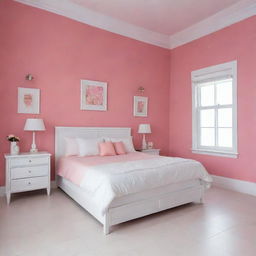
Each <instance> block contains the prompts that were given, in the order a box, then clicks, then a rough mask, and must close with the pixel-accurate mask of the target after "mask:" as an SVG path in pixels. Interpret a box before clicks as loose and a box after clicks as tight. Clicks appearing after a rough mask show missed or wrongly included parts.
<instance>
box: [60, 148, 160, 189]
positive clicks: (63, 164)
mask: <svg viewBox="0 0 256 256" xmlns="http://www.w3.org/2000/svg"><path fill="white" fill-rule="evenodd" d="M156 157H159V156H156V155H149V154H144V153H139V152H134V153H128V154H125V155H116V156H87V157H79V156H68V157H62V158H61V159H60V160H59V168H58V170H57V173H58V175H60V176H62V177H63V178H65V179H67V180H70V181H71V182H73V183H74V184H76V185H78V186H80V184H81V182H82V180H83V177H84V173H85V171H86V170H87V168H88V167H90V166H98V165H105V164H111V163H118V162H129V161H136V160H144V159H151V158H156Z"/></svg>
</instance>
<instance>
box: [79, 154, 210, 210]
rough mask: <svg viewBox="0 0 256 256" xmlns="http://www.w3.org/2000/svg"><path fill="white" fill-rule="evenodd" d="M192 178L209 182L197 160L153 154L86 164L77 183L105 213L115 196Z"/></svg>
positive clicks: (208, 177)
mask: <svg viewBox="0 0 256 256" xmlns="http://www.w3.org/2000/svg"><path fill="white" fill-rule="evenodd" d="M192 179H200V180H202V181H204V182H205V183H206V184H210V183H211V182H212V178H211V176H210V175H209V174H208V173H207V171H206V170H205V168H204V167H203V165H202V164H201V163H199V162H197V161H194V160H189V159H183V158H174V157H156V158H151V159H142V160H136V161H128V162H116V163H108V164H103V165H96V166H90V167H87V168H86V171H85V173H84V176H83V179H82V182H81V184H80V186H81V187H82V188H84V189H85V190H86V191H87V192H89V193H90V194H91V197H92V198H93V199H94V200H96V202H97V203H98V206H99V207H100V208H101V210H102V213H103V214H104V212H105V210H106V209H107V208H108V206H109V205H110V203H111V201H112V200H113V199H114V198H115V197H120V196H123V195H127V194H131V193H136V192H141V191H145V190H148V189H153V188H157V187H161V186H165V185H168V184H172V183H178V182H183V181H188V180H192Z"/></svg>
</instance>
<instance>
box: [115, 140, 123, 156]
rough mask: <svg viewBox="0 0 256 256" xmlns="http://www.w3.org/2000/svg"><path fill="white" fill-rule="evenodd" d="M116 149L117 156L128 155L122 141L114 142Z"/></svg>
mask: <svg viewBox="0 0 256 256" xmlns="http://www.w3.org/2000/svg"><path fill="white" fill-rule="evenodd" d="M113 144H114V147H115V151H116V154H117V155H124V154H126V151H125V146H124V143H123V142H122V141H118V142H114V143H113Z"/></svg>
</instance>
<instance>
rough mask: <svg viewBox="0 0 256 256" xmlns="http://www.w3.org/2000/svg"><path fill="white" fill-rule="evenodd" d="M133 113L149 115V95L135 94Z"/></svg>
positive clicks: (135, 114)
mask: <svg viewBox="0 0 256 256" xmlns="http://www.w3.org/2000/svg"><path fill="white" fill-rule="evenodd" d="M133 115H134V116H141V117H147V116H148V97H142V96H134V102H133Z"/></svg>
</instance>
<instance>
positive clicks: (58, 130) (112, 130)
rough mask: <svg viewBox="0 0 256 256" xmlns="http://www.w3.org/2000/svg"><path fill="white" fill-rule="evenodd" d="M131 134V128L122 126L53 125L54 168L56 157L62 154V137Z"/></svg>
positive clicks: (122, 135)
mask: <svg viewBox="0 0 256 256" xmlns="http://www.w3.org/2000/svg"><path fill="white" fill-rule="evenodd" d="M130 135H131V128H123V127H55V168H57V163H58V159H59V158H60V157H61V156H63V155H64V147H65V144H64V138H65V137H71V138H77V137H79V138H84V139H90V138H99V137H111V138H122V137H127V136H130Z"/></svg>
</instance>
